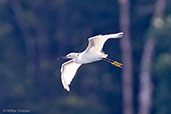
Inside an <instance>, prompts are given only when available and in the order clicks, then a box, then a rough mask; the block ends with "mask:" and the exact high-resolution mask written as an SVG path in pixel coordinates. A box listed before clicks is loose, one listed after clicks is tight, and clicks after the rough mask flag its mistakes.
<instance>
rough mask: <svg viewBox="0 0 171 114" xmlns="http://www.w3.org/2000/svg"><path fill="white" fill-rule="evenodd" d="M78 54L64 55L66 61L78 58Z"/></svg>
mask: <svg viewBox="0 0 171 114" xmlns="http://www.w3.org/2000/svg"><path fill="white" fill-rule="evenodd" d="M78 55H79V53H69V54H68V55H66V58H68V59H73V58H76V57H78Z"/></svg>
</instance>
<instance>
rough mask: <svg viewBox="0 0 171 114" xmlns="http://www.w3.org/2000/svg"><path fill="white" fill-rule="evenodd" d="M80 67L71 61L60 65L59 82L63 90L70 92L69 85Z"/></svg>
mask: <svg viewBox="0 0 171 114" xmlns="http://www.w3.org/2000/svg"><path fill="white" fill-rule="evenodd" d="M80 66H81V64H77V63H75V62H74V61H73V60H70V61H67V62H65V63H63V64H62V67H61V80H62V84H63V86H64V88H65V89H66V90H67V91H70V88H69V85H70V83H71V81H72V79H73V78H74V76H75V74H76V72H77V69H78V68H79V67H80Z"/></svg>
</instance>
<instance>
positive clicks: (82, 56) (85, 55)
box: [61, 32, 123, 91]
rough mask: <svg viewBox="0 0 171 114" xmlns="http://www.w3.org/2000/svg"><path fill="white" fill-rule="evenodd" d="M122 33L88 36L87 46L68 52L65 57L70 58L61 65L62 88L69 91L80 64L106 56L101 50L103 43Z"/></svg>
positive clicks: (119, 36)
mask: <svg viewBox="0 0 171 114" xmlns="http://www.w3.org/2000/svg"><path fill="white" fill-rule="evenodd" d="M122 36H123V33H122V32H120V33H116V34H108V35H98V36H94V37H91V38H89V44H88V47H87V48H86V49H85V51H83V52H81V53H70V54H68V55H67V56H66V57H67V58H71V60H69V61H67V62H65V63H64V64H62V67H61V79H62V84H63V86H64V88H65V89H66V90H67V91H69V90H70V88H69V85H70V83H71V81H72V79H73V78H74V76H75V74H76V72H77V69H78V68H79V67H80V66H81V65H82V64H87V63H91V62H95V61H100V60H102V59H103V58H106V57H107V56H108V55H107V54H105V53H104V52H103V51H102V48H103V45H104V43H105V42H106V41H107V40H108V39H110V38H121V37H122Z"/></svg>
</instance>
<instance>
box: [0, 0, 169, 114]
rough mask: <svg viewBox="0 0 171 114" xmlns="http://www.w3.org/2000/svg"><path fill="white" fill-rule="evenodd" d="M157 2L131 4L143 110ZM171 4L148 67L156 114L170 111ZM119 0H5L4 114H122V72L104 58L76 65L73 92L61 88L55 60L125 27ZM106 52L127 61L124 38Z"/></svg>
mask: <svg viewBox="0 0 171 114" xmlns="http://www.w3.org/2000/svg"><path fill="white" fill-rule="evenodd" d="M155 2H156V1H155V0H131V1H130V28H129V31H130V42H131V46H132V49H133V53H132V56H133V58H132V60H133V63H132V64H133V83H132V85H133V100H134V101H133V107H134V112H135V113H137V112H138V110H139V109H138V106H139V100H138V93H139V91H140V89H139V73H140V63H141V62H140V61H141V58H142V55H143V53H142V52H143V48H144V45H145V42H146V41H147V38H148V35H149V34H148V33H149V32H150V31H153V29H150V25H151V20H152V16H153V13H154V9H155V8H154V7H155ZM170 4H171V3H170V2H169V1H167V4H166V8H165V12H164V16H163V18H162V19H160V20H159V21H158V22H156V23H157V24H158V25H159V26H160V30H159V32H158V35H157V36H156V45H155V50H154V55H153V58H152V65H151V82H152V84H153V86H152V87H153V92H152V99H151V101H152V104H151V114H171V110H170V107H171V33H170V31H171V7H170ZM119 11H120V6H119V3H118V1H117V0H0V109H1V110H0V112H1V113H2V112H3V109H30V113H31V114H122V113H123V107H122V105H123V100H122V80H121V73H122V69H120V68H117V67H115V66H112V65H110V64H108V63H106V62H103V61H99V62H95V63H91V64H87V65H83V66H81V67H80V69H79V70H78V72H77V74H76V76H75V78H74V80H73V82H72V83H71V91H70V92H67V91H66V90H64V89H63V86H62V83H61V79H60V67H61V64H62V63H63V62H65V61H64V60H61V61H57V60H56V58H57V57H60V56H64V55H66V54H68V53H70V52H81V51H83V50H84V49H85V48H86V47H87V45H88V40H87V39H88V38H89V37H91V36H94V35H99V34H108V33H116V32H120V31H121V29H120V27H119V23H120V16H119ZM103 50H104V52H106V53H107V54H109V58H111V59H114V60H117V61H120V62H122V57H121V56H122V55H121V49H120V39H115V40H109V41H107V42H106V44H105V46H104V48H103Z"/></svg>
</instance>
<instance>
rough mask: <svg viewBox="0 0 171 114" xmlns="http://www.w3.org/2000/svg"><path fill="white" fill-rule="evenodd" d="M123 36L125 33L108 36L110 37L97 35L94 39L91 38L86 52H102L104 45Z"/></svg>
mask: <svg viewBox="0 0 171 114" xmlns="http://www.w3.org/2000/svg"><path fill="white" fill-rule="evenodd" d="M122 36H123V32H119V33H116V34H108V35H97V36H94V37H90V38H89V39H88V40H89V44H88V47H87V49H86V50H85V51H90V52H101V51H102V48H103V45H104V43H105V42H106V41H107V40H108V39H110V38H121V37H122Z"/></svg>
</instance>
